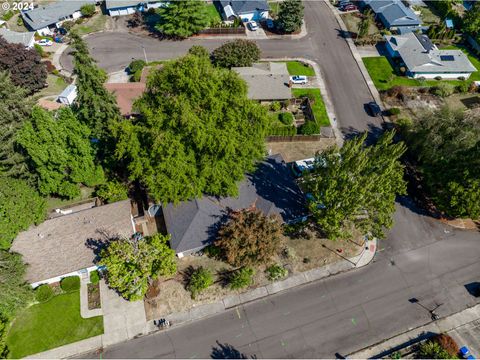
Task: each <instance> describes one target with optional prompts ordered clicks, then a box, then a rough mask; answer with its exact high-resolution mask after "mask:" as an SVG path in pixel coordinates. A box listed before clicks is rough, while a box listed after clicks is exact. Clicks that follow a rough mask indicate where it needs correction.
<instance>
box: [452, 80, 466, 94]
mask: <svg viewBox="0 0 480 360" xmlns="http://www.w3.org/2000/svg"><path fill="white" fill-rule="evenodd" d="M469 89H470V84H469V83H467V82H462V83H461V84H460V85H458V86H457V87H456V88H455V90H456V91H457V92H459V93H461V94H466V93H467V92H468V90H469Z"/></svg>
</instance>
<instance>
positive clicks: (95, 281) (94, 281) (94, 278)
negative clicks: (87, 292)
mask: <svg viewBox="0 0 480 360" xmlns="http://www.w3.org/2000/svg"><path fill="white" fill-rule="evenodd" d="M99 281H100V274H99V273H98V270H94V271H92V272H91V273H90V282H91V283H92V284H98V282H99Z"/></svg>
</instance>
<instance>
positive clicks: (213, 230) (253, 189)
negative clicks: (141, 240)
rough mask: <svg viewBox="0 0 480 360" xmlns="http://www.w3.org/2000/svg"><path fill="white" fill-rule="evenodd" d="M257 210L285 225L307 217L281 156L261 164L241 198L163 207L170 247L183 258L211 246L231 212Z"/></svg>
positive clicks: (245, 184)
mask: <svg viewBox="0 0 480 360" xmlns="http://www.w3.org/2000/svg"><path fill="white" fill-rule="evenodd" d="M246 208H256V209H258V210H260V211H262V212H263V213H264V214H265V215H272V214H277V215H279V216H280V217H281V219H282V220H283V221H284V222H285V223H289V222H294V221H298V220H300V219H304V218H305V217H306V215H307V209H306V203H305V198H304V195H303V193H302V192H301V191H300V189H299V187H298V186H297V184H296V183H295V181H294V179H293V177H292V174H291V171H290V169H289V168H288V167H287V165H286V164H285V162H284V161H283V158H282V156H281V155H280V154H278V155H273V156H269V157H268V158H267V159H265V160H264V161H262V162H260V163H259V165H258V167H257V169H256V171H255V172H254V173H252V174H249V175H247V176H246V178H245V180H243V181H242V182H241V183H240V185H239V195H238V197H223V198H218V197H213V196H204V197H202V198H199V199H193V200H190V201H184V202H181V203H180V204H177V205H174V204H168V205H166V206H163V208H162V211H163V218H164V220H165V227H166V229H165V230H166V232H167V233H169V234H170V235H171V239H170V246H171V248H172V249H173V250H175V253H176V254H177V256H178V257H184V256H186V255H190V254H192V253H195V252H197V251H200V250H201V249H203V248H204V247H206V246H208V245H209V244H211V243H212V242H213V241H214V240H215V237H216V234H217V231H218V229H219V227H220V225H221V224H222V223H224V222H225V221H226V220H227V218H228V213H229V212H230V211H235V210H241V209H246Z"/></svg>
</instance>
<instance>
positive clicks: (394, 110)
mask: <svg viewBox="0 0 480 360" xmlns="http://www.w3.org/2000/svg"><path fill="white" fill-rule="evenodd" d="M398 114H400V109H399V108H395V107H394V108H391V109H389V110H388V115H390V116H391V115H398Z"/></svg>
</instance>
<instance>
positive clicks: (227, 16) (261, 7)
mask: <svg viewBox="0 0 480 360" xmlns="http://www.w3.org/2000/svg"><path fill="white" fill-rule="evenodd" d="M216 3H217V4H218V5H217V7H220V8H221V9H222V12H223V14H222V16H223V19H224V20H233V19H235V18H237V19H240V20H242V21H252V20H254V21H260V20H263V19H267V18H268V10H269V7H268V3H267V1H266V0H219V1H216Z"/></svg>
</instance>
